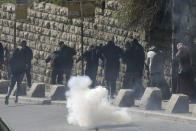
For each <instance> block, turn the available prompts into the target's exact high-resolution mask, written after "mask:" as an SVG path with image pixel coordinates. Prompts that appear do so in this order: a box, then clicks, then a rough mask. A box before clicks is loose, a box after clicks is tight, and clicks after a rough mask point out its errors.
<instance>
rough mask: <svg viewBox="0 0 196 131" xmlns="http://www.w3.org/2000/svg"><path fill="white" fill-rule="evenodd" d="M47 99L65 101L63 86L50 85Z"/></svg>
mask: <svg viewBox="0 0 196 131" xmlns="http://www.w3.org/2000/svg"><path fill="white" fill-rule="evenodd" d="M49 97H50V98H51V100H65V86H64V85H51V87H50V94H49Z"/></svg>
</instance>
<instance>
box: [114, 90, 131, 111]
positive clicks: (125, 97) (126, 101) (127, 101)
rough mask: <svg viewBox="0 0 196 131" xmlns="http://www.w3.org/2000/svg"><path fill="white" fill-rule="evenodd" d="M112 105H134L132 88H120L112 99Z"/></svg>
mask: <svg viewBox="0 0 196 131" xmlns="http://www.w3.org/2000/svg"><path fill="white" fill-rule="evenodd" d="M114 105H116V106H119V107H130V106H133V105H134V90H132V89H121V90H120V91H119V92H118V95H117V97H116V98H115V100H114Z"/></svg>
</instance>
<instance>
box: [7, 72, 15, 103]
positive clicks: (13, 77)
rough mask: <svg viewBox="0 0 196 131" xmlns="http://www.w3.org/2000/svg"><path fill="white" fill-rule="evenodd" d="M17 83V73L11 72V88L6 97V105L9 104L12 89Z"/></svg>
mask: <svg viewBox="0 0 196 131" xmlns="http://www.w3.org/2000/svg"><path fill="white" fill-rule="evenodd" d="M15 84H16V75H15V74H11V79H10V85H9V88H8V92H7V95H6V97H5V104H6V105H7V104H9V96H10V95H11V93H12V90H13V88H14V86H15Z"/></svg>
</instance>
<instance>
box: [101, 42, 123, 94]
mask: <svg viewBox="0 0 196 131" xmlns="http://www.w3.org/2000/svg"><path fill="white" fill-rule="evenodd" d="M122 53H123V51H122V49H121V48H119V47H118V46H116V45H115V44H114V42H113V41H109V42H108V43H107V45H105V46H103V47H102V49H101V58H102V59H103V62H104V81H105V85H106V87H107V88H108V90H109V92H110V96H111V98H114V95H115V92H116V80H117V77H118V73H119V70H120V61H119V60H120V57H121V56H122Z"/></svg>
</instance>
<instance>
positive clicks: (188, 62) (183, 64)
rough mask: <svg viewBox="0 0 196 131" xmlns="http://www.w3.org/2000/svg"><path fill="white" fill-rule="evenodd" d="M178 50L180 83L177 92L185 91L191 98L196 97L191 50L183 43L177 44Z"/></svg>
mask: <svg viewBox="0 0 196 131" xmlns="http://www.w3.org/2000/svg"><path fill="white" fill-rule="evenodd" d="M177 49H178V52H177V53H176V59H177V61H178V82H177V83H178V85H177V93H183V94H186V95H188V96H189V98H190V99H192V98H193V97H195V96H194V95H195V94H194V93H195V87H194V80H193V73H192V58H191V55H190V51H189V49H188V47H187V46H186V45H184V44H183V43H178V44H177Z"/></svg>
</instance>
